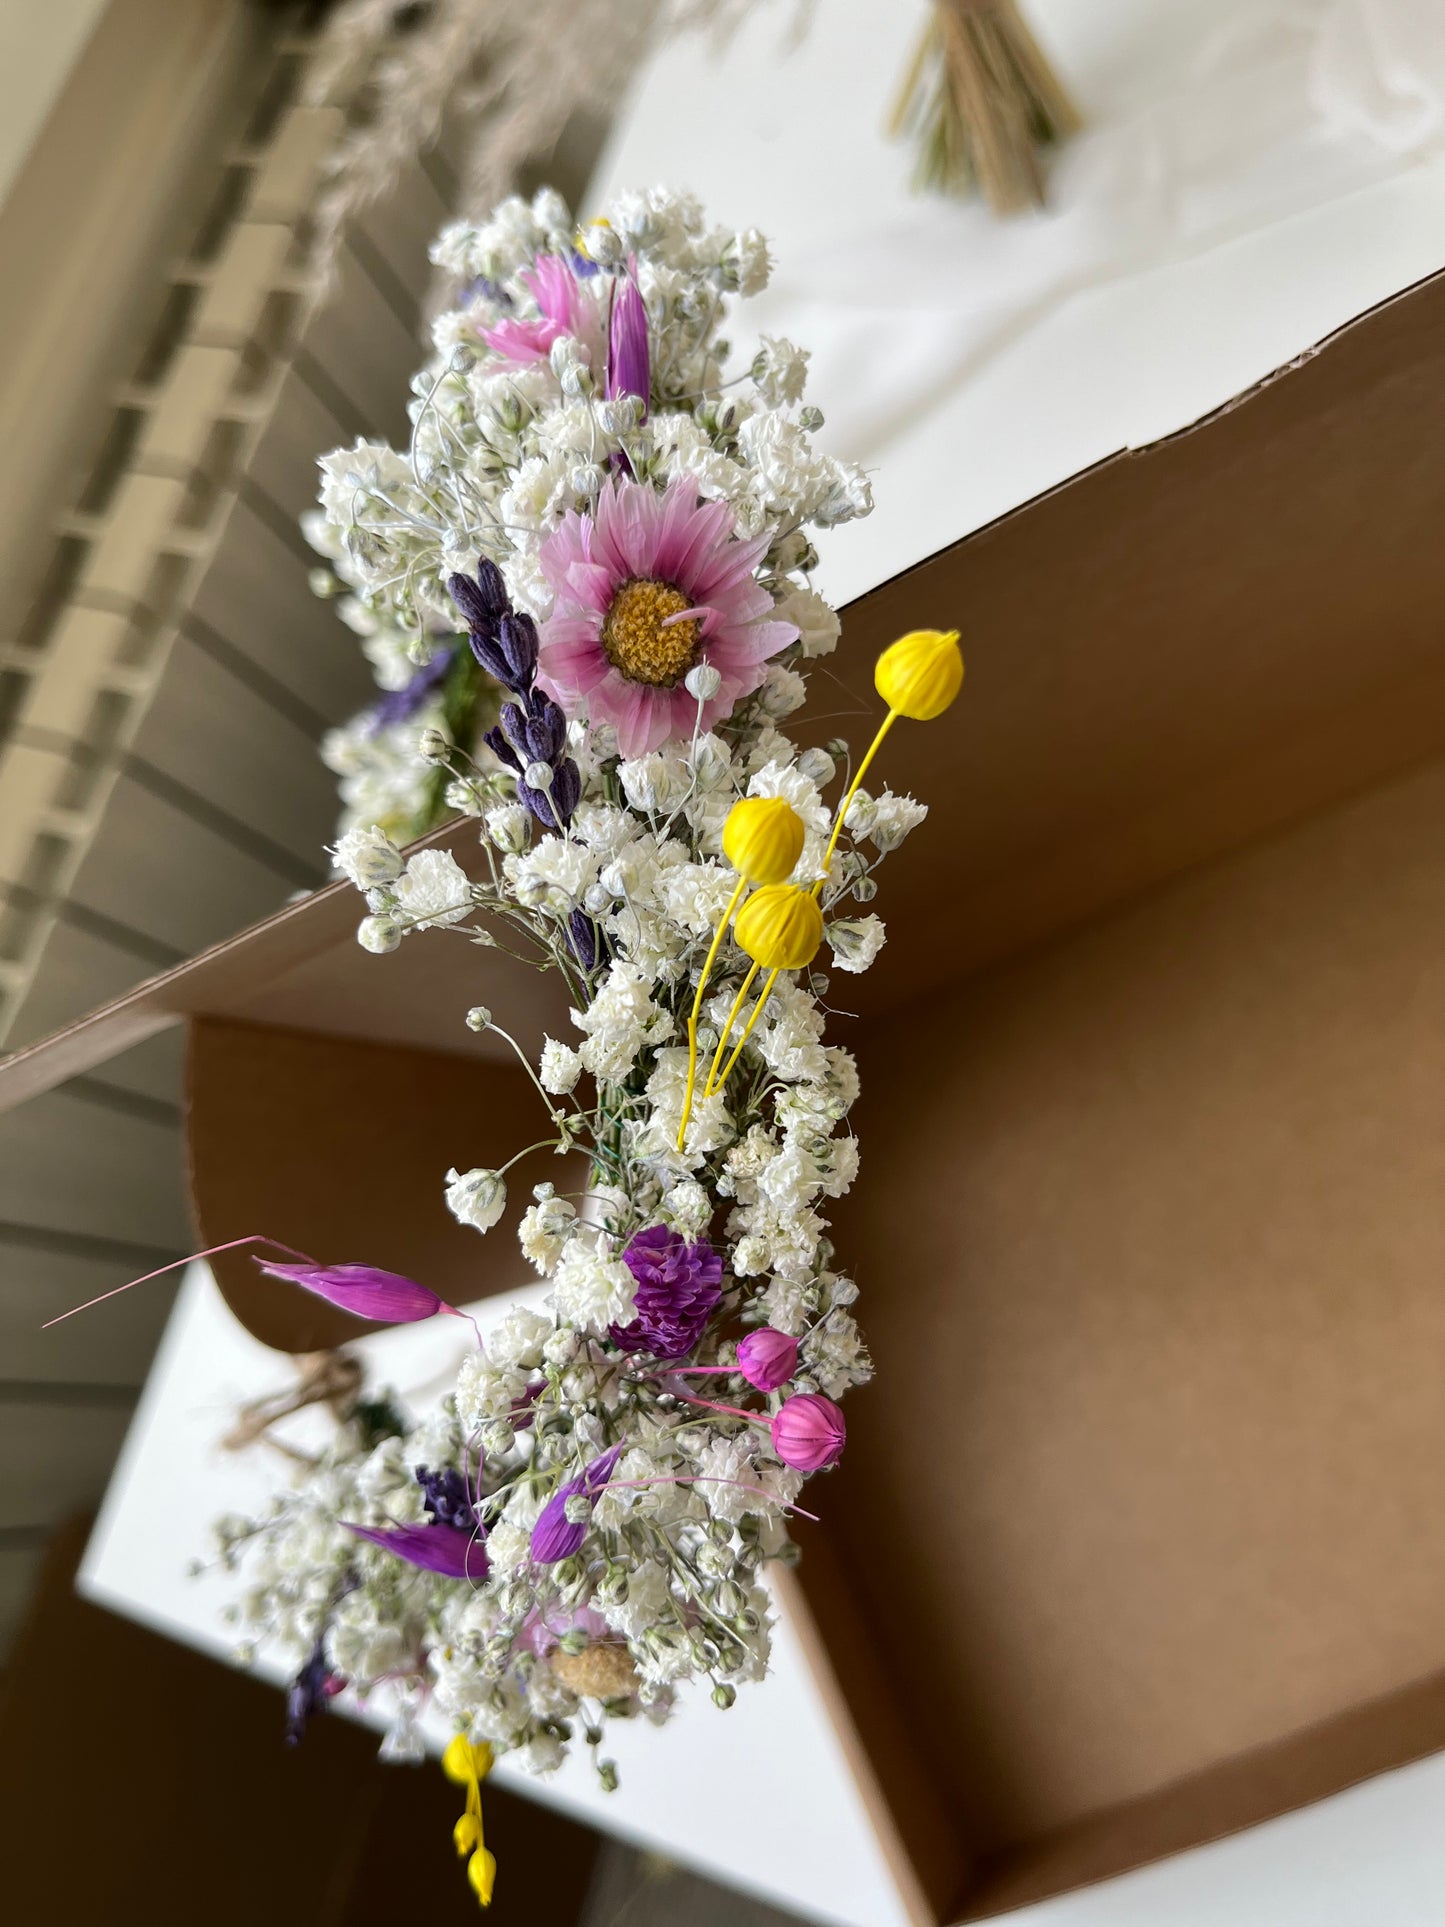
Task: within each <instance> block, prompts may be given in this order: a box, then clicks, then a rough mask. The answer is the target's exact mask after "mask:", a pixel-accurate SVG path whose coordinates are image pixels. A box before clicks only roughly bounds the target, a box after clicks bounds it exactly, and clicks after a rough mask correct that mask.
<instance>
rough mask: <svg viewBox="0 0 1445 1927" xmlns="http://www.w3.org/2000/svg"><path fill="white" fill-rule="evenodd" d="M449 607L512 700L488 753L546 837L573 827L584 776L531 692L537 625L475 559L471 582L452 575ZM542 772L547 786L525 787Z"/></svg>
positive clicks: (547, 707) (560, 722) (561, 723)
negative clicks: (462, 621) (546, 831)
mask: <svg viewBox="0 0 1445 1927" xmlns="http://www.w3.org/2000/svg"><path fill="white" fill-rule="evenodd" d="M447 588H448V591H449V592H450V594H451V598H452V601H453V602H455V603H456V605H457V607H458V608H459V609H460V610H461V612H462V614H463V615H464V616H465V617H466V619H467V628H468V637H469V640H470V642H471V646H472V654H473V655H474V656H475V657H476V659H477V661H478V662H479V663H480V664H481V665H482V667H483V669H485V670H486V672H487V674H488V675H489V676H491V677H493V678H494V679H495V680H496V681H497V682H499V683H500V684H501V685H502V687H503V688H504V689H510V690H511V692H512V694H513V695H514V696H515V697H516V698H517V700H516V701H515V702H510V703H505V704H504V705H503V707H502V717H501V721H500V722H499V723H498V724H497V725H496V726H495V727H494V728H492V729H489V730H488V731H487V734H486V739H485V740H486V743H487V747H488V748H489V749H490V750H491V751H492V753H493V754H494V755H495V756H496V757H497V758H498V759H499V760H500V761H501V762H503V763H505V764H506V766H507V767H508V769H510V770H511V771H512V772H513V773H514V774H515V776H516V778H517V794H518V796H519V797H520V798H521V800H522V802H523V803H524V804H525V805H526V807H527V808H528V809H529V810H530V811H531V813H532V815H533V816H535V817H536V819H537V821H538V822H539V823H541V824H542V825H543V827H544V828H546V829H549V830H561V829H565V828H566V826H567V825H568V824H569V823H570V822H571V821H572V814H573V811H574V810H575V809H576V808H577V805H578V803H579V802H580V800H581V797H582V777H581V773H580V771H579V770H578V768H577V765H576V764H575V763H574V762H573V761H572V759H571V757H570V756H568V755H567V753H566V750H567V719H566V717H565V716H564V715H563V714H562V711H561V710H560V709H559V708H558V707H557V705H556V703H554V702H553V700H552V698H551V697H550V696H548V695H545V694H544V693H543V692H542V691H541V690H540V689H538V688H537V687H536V677H537V625H536V623H535V622H533V620H532V618H531V617H530V616H529V615H527V614H526V613H525V612H524V611H520V610H517V609H514V608H513V607H512V599H511V597H510V596H509V595H508V594H507V585H506V583H505V582H504V581H503V579H502V572H501V570H500V569H499V568H498V567H497V565H496V563H495V562H492V561H489V560H488V558H487V557H486V556H481V557H479V558H478V561H477V573H476V578H475V580H473V578H472V577H471V576H466V575H454V576H452V577H451V578H450V579H449V581H448V583H447ZM539 771H545V772H546V775H547V781H546V782H545V783H538V782H536V781H531V782H529V781H528V778H529V777H533V778H535V777H536V775H537V773H538V772H539Z"/></svg>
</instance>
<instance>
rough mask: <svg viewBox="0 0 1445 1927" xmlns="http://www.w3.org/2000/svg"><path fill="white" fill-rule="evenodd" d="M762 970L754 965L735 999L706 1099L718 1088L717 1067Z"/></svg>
mask: <svg viewBox="0 0 1445 1927" xmlns="http://www.w3.org/2000/svg"><path fill="white" fill-rule="evenodd" d="M760 968H761V966H760V965H758V964H753V965H752V967H751V968H750V969H749V971H748V974H747V976H746V977H744V978H743V980H742V983H741V985H740V986H739V988H738V994H737V996H736V997H734V998H733V1007H732V1009H731V1010H730V1011H729V1012H728V1020H727V1022H726V1023H725V1024H724V1025H723V1027H722V1036H721V1037H719V1038H718V1040H717V1050H716V1051H715V1052H714V1053H713V1060H712V1069H711V1070H710V1071H709V1072H708V1074H707V1082H706V1084H704V1085H703V1087H702V1094H703V1096H704V1097H711V1096H712V1094H713V1091H714V1090H715V1089H716V1088H717V1086H716V1084H715V1083H714V1081H713V1080H714V1079H715V1078H716V1076H717V1067H718V1065H719V1064H720V1063H721V1062H722V1060H723V1052H724V1051H725V1050H726V1049H727V1047H728V1038H729V1037H730V1036H731V1035H732V1028H733V1025H734V1024H735V1023H736V1022H737V1020H738V1012H739V1011H740V1010H741V1009H742V1007H743V1005H744V1004H745V1003H746V1002H747V998H748V992H749V991H750V990H751V989H752V987H753V979H754V977H756V976H757V974H758V971H759V969H760Z"/></svg>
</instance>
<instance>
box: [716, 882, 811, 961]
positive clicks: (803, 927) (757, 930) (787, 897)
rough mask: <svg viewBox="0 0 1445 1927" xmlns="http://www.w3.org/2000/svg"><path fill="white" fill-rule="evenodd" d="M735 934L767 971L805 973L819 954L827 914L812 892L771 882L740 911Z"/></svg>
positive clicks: (788, 884) (746, 949)
mask: <svg viewBox="0 0 1445 1927" xmlns="http://www.w3.org/2000/svg"><path fill="white" fill-rule="evenodd" d="M733 934H734V935H735V936H736V938H737V940H738V943H739V945H740V946H741V948H742V949H743V950H745V951H746V952H747V954H748V956H750V957H751V958H752V960H753V962H754V963H759V964H761V965H762V966H763V968H764V969H765V970H801V969H802V968H803V966H804V964H810V963H811V962H812V961H813V959H814V957H816V956H817V954H818V946H819V944H820V943H822V941H823V913H822V911H821V910H820V909H819V908H818V904H817V900H816V899H815V898H814V896H813V894H812V892H811V891H810V890H800V889H798V888H797V886H796V885H795V884H792V883H770V884H768V885H767V886H766V887H765V888H764V889H761V890H755V891H754V892H753V894H752V895H751V896H750V897H749V898H748V900H747V902H746V903H745V904H744V905H743V907H742V909H741V910H739V911H738V918H737V922H736V923H735V924H734V925H733Z"/></svg>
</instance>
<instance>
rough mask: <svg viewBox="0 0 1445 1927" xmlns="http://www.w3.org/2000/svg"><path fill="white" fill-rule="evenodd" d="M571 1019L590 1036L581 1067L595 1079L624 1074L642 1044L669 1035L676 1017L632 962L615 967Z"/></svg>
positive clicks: (583, 1049)
mask: <svg viewBox="0 0 1445 1927" xmlns="http://www.w3.org/2000/svg"><path fill="white" fill-rule="evenodd" d="M572 1021H573V1023H574V1024H576V1026H577V1028H578V1029H579V1030H581V1031H584V1032H585V1033H586V1036H587V1041H586V1043H585V1044H584V1045H583V1046H582V1051H581V1056H582V1062H583V1065H584V1066H585V1067H586V1069H588V1070H589V1071H591V1072H592V1074H593V1076H594V1077H602V1078H618V1077H622V1076H625V1074H626V1073H627V1071H628V1070H629V1069H630V1068H631V1066H632V1064H633V1062H634V1060H635V1059H636V1057H637V1055H638V1053H639V1052H640V1051H641V1050H642V1048H643V1046H644V1045H647V1044H656V1043H658V1042H660V1041H661V1040H662V1039H663V1038H664V1037H666V1036H668V1035H670V1033H671V1031H672V1028H673V1024H672V1018H671V1017H670V1016H669V1015H668V1013H667V1012H666V1011H664V1010H659V1009H658V1007H657V1005H656V1004H655V1003H654V1002H653V1001H652V996H651V983H650V978H649V975H648V973H647V971H646V970H644V969H642V968H641V967H640V966H639V965H637V964H634V963H626V962H621V961H619V962H617V963H614V964H613V965H612V967H611V968H610V969H609V971H608V973H607V977H606V979H605V981H604V983H603V985H602V988H601V989H600V990H599V991H598V992H597V995H596V996H595V997H594V998H593V1000H592V1002H591V1003H590V1004H589V1005H588V1007H587V1009H586V1010H585V1011H576V1010H574V1011H573V1012H572Z"/></svg>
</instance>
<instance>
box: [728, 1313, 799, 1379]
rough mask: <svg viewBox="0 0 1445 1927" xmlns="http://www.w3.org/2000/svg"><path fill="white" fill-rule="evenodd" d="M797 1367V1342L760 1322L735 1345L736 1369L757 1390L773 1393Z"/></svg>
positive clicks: (784, 1333)
mask: <svg viewBox="0 0 1445 1927" xmlns="http://www.w3.org/2000/svg"><path fill="white" fill-rule="evenodd" d="M797 1369H798V1341H797V1339H796V1338H789V1336H788V1334H787V1333H786V1332H780V1331H774V1329H773V1327H772V1326H771V1325H764V1326H763V1328H762V1330H761V1331H755V1332H749V1333H748V1335H747V1337H746V1338H744V1339H743V1340H742V1342H741V1343H740V1344H739V1346H738V1370H739V1371H740V1372H741V1373H742V1375H743V1377H744V1378H745V1379H746V1380H747V1381H748V1383H749V1385H754V1386H756V1387H757V1389H758V1390H759V1391H760V1392H776V1391H777V1390H778V1388H779V1386H782V1385H786V1384H787V1382H788V1380H789V1379H790V1378H791V1377H792V1376H793V1373H794V1372H795V1371H797Z"/></svg>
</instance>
